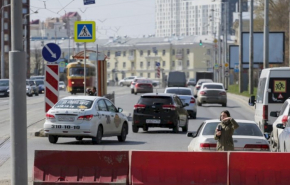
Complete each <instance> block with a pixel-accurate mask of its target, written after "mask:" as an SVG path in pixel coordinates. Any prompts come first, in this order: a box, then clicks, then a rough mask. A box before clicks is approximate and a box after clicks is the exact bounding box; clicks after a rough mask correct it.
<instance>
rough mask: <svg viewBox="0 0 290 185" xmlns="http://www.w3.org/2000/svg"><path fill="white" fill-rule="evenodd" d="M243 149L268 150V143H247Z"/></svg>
mask: <svg viewBox="0 0 290 185" xmlns="http://www.w3.org/2000/svg"><path fill="white" fill-rule="evenodd" d="M244 150H245V151H269V150H270V149H269V145H266V144H264V145H255V144H247V145H245V147H244Z"/></svg>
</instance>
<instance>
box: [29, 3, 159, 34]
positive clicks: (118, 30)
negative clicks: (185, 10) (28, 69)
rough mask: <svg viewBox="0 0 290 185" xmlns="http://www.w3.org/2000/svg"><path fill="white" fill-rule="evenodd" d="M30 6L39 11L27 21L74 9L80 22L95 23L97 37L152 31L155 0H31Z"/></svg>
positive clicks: (43, 18)
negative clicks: (87, 0)
mask: <svg viewBox="0 0 290 185" xmlns="http://www.w3.org/2000/svg"><path fill="white" fill-rule="evenodd" d="M30 9H31V11H30V13H32V12H34V11H36V10H37V11H38V14H31V15H30V20H35V19H40V20H41V21H44V20H45V19H46V18H48V17H61V16H63V15H64V14H65V12H75V11H77V12H78V13H79V14H80V16H81V19H82V20H83V21H95V22H96V27H97V33H96V38H108V37H109V36H116V35H118V36H125V35H127V36H129V37H134V38H137V37H143V35H150V34H155V0H95V4H92V5H84V3H83V0H30Z"/></svg>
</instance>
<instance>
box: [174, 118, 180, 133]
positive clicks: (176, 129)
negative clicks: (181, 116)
mask: <svg viewBox="0 0 290 185" xmlns="http://www.w3.org/2000/svg"><path fill="white" fill-rule="evenodd" d="M173 132H174V133H178V132H179V120H176V121H175V126H174V128H173Z"/></svg>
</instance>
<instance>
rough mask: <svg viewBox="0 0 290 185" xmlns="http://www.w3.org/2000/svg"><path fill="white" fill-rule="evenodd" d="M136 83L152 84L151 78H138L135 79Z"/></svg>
mask: <svg viewBox="0 0 290 185" xmlns="http://www.w3.org/2000/svg"><path fill="white" fill-rule="evenodd" d="M137 83H142V84H152V81H151V80H144V79H139V80H137Z"/></svg>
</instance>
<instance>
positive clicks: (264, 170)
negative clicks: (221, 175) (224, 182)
mask: <svg viewBox="0 0 290 185" xmlns="http://www.w3.org/2000/svg"><path fill="white" fill-rule="evenodd" d="M289 156H290V154H289V153H255V152H252V153H251V152H231V153H230V158H229V179H230V184H231V185H257V184H263V185H274V184H275V185H289V184H290V182H289V170H290V167H289V166H290V161H289Z"/></svg>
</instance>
